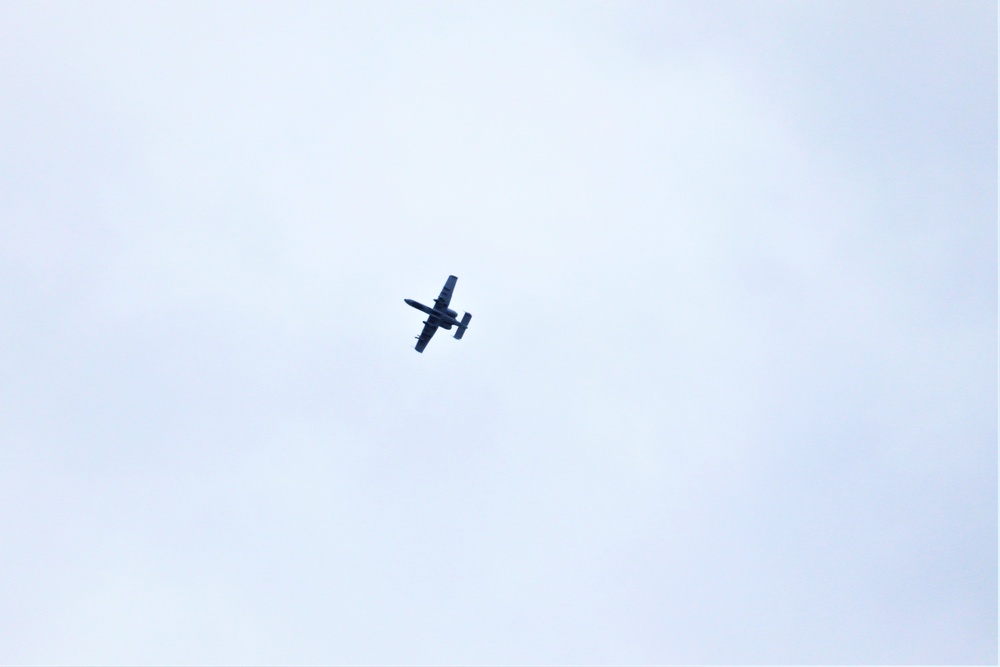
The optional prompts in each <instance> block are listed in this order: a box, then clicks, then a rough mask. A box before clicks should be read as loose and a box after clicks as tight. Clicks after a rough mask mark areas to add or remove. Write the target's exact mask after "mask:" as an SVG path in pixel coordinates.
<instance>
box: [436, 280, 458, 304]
mask: <svg viewBox="0 0 1000 667" xmlns="http://www.w3.org/2000/svg"><path fill="white" fill-rule="evenodd" d="M457 282H458V278H456V277H455V276H448V280H446V281H445V283H444V287H443V288H442V289H441V294H440V296H438V298H436V299H434V307H435V308H438V309H441V308H447V307H448V304H449V303H451V293H452V292H454V291H455V283H457Z"/></svg>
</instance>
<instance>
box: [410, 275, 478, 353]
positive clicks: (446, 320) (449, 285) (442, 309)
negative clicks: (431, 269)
mask: <svg viewBox="0 0 1000 667" xmlns="http://www.w3.org/2000/svg"><path fill="white" fill-rule="evenodd" d="M456 282H458V278H456V277H455V276H448V280H446V281H445V283H444V287H443V288H442V289H441V294H440V295H438V298H436V299H434V307H433V308H431V307H430V306H425V305H424V304H422V303H418V302H417V301H414V300H413V299H403V301H405V302H406V304H407V305H408V306H412V307H414V308H416V309H417V310H419V311H421V312H423V313H426V314H427V319H426V320H424V330H423V331H421V332H420V335H419V336H417V344H416V346H415V347H414V348H413V349H415V350H416V351H417V352H421V353H422V352H423V351H424V348H425V347H427V343H429V342H430V340H431V337H432V336H433V335H434V332H435V331H437V330H438V328H439V327H440V328H441V329H451V328H452V327H457V330H456V331H455V338H456V339H458V340H461V339H462V336H464V335H465V330H466V329H467V328H468V327H469V321H470V320H471V319H472V314H471V313H465V315H463V316H462V319H461V320H458V319H456V317H457V315H458V313H457V312H455V311H454V310H452V309H451V308H449V307H448V304H450V303H451V294H452V292H454V291H455V283H456Z"/></svg>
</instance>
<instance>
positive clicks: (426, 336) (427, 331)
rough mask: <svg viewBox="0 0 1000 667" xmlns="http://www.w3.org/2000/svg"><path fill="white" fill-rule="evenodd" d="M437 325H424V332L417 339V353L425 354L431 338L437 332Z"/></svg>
mask: <svg viewBox="0 0 1000 667" xmlns="http://www.w3.org/2000/svg"><path fill="white" fill-rule="evenodd" d="M437 329H438V328H437V325H436V324H430V323H427V324H424V330H423V331H421V332H420V337H419V338H418V339H417V346H416V347H415V348H413V349H415V350H416V351H417V352H423V351H424V348H425V347H427V343H429V342H431V336H433V335H434V332H435V331H437Z"/></svg>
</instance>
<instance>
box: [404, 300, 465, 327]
mask: <svg viewBox="0 0 1000 667" xmlns="http://www.w3.org/2000/svg"><path fill="white" fill-rule="evenodd" d="M403 301H405V302H406V305H408V306H413V307H414V308H416V309H417V310H420V311H423V312H425V313H427V314H428V315H430V317H429V318H428V322H429V323H430V324H434V325H437V326H439V327H441V328H442V329H451V327H452V325H454V326H461V325H462V323H461V322H459V321H458V320H457V319H455V316H456V315H458V313H457V312H455V311H454V310H452V309H451V308H445V309H444V310H438V309H437V308H431V307H430V306H425V305H424V304H422V303H420V302H419V301H414V300H413V299H403Z"/></svg>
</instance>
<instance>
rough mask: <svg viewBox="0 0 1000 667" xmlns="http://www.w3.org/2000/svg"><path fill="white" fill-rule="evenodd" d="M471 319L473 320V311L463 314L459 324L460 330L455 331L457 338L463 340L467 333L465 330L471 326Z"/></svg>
mask: <svg viewBox="0 0 1000 667" xmlns="http://www.w3.org/2000/svg"><path fill="white" fill-rule="evenodd" d="M470 320H472V313H466V314H465V315H463V316H462V321H461V323H459V325H458V331H456V332H455V338H456V339H457V340H462V336H464V335H465V330H466V329H467V328H469V321H470Z"/></svg>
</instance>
